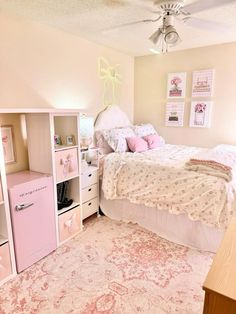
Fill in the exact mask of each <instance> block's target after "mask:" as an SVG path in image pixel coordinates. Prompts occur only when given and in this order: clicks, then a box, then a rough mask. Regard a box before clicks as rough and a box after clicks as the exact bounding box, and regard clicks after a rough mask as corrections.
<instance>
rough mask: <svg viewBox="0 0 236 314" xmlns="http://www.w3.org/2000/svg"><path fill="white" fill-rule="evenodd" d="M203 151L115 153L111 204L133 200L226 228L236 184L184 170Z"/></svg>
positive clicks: (107, 182) (108, 192)
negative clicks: (115, 200)
mask: <svg viewBox="0 0 236 314" xmlns="http://www.w3.org/2000/svg"><path fill="white" fill-rule="evenodd" d="M202 151H204V149H202V148H196V147H188V146H176V145H165V146H163V147H160V148H158V149H157V150H152V151H147V152H144V153H139V154H135V153H122V154H118V153H112V154H109V155H108V156H106V158H105V162H104V172H103V183H102V188H103V192H104V196H105V198H106V199H128V200H129V201H130V202H132V203H136V204H143V205H146V206H148V207H156V208H157V209H160V210H166V211H168V212H169V213H172V214H177V215H179V214H186V215H187V216H188V217H189V218H190V219H191V220H195V221H201V222H202V223H204V224H206V225H209V226H211V227H217V228H226V227H227V225H228V223H229V220H230V219H231V217H232V216H233V214H234V213H235V210H236V192H235V186H236V184H235V182H234V181H231V182H226V181H225V180H224V179H222V178H217V177H215V176H211V175H206V174H200V173H197V172H195V171H189V170H186V169H184V165H185V163H186V162H187V161H188V160H189V159H190V158H191V157H193V156H194V155H195V154H197V153H200V152H202Z"/></svg>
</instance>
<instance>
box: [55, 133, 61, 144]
mask: <svg viewBox="0 0 236 314" xmlns="http://www.w3.org/2000/svg"><path fill="white" fill-rule="evenodd" d="M61 145H62V140H61V136H60V135H58V134H55V135H54V146H55V147H58V146H61Z"/></svg>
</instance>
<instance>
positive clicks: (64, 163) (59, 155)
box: [55, 148, 79, 182]
mask: <svg viewBox="0 0 236 314" xmlns="http://www.w3.org/2000/svg"><path fill="white" fill-rule="evenodd" d="M55 164H56V179H57V182H62V181H65V180H68V179H70V178H73V177H75V176H78V175H79V169H78V157H77V148H70V149H65V150H60V151H57V152H55Z"/></svg>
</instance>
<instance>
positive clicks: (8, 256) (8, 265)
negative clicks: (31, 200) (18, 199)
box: [0, 129, 16, 285]
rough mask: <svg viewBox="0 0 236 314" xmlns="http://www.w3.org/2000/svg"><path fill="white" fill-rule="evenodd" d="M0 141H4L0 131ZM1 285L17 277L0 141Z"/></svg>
mask: <svg viewBox="0 0 236 314" xmlns="http://www.w3.org/2000/svg"><path fill="white" fill-rule="evenodd" d="M0 139H2V134H1V129H0ZM0 182H1V184H0V189H1V193H0V195H1V199H0V257H1V259H0V266H1V267H0V285H1V284H3V283H5V282H6V281H7V280H9V279H10V278H12V277H13V276H15V275H16V264H15V254H14V244H13V237H12V228H11V218H10V210H9V201H8V193H7V184H6V169H5V162H4V154H3V146H2V143H1V140H0Z"/></svg>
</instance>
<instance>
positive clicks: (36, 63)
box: [0, 12, 134, 119]
mask: <svg viewBox="0 0 236 314" xmlns="http://www.w3.org/2000/svg"><path fill="white" fill-rule="evenodd" d="M101 56H103V57H105V58H106V59H107V60H108V61H109V62H110V63H111V64H112V65H114V64H120V73H121V75H122V80H123V83H122V84H121V86H120V92H119V95H120V97H119V101H118V104H119V105H120V106H121V107H122V108H123V109H124V111H125V112H126V113H127V114H128V115H129V117H130V118H131V119H132V118H133V78H134V58H133V57H130V56H127V55H125V54H122V53H119V52H116V51H115V50H112V49H109V48H106V47H103V46H100V45H97V44H94V43H92V42H89V41H87V40H84V39H82V38H79V37H76V36H73V35H71V34H68V33H65V32H62V31H59V30H56V29H54V28H50V27H47V26H44V25H42V24H37V23H32V22H29V21H26V20H22V19H20V18H16V17H12V16H7V15H6V14H4V13H2V12H1V13H0V107H3V108H5V107H9V108H10V107H13V108H14V107H23V108H26V107H28V108H29V107H30V108H41V107H56V108H83V109H85V110H86V111H87V112H88V114H92V115H94V116H95V115H96V114H97V113H98V112H99V110H101V109H102V82H101V80H100V79H99V78H98V58H99V57H101Z"/></svg>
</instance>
